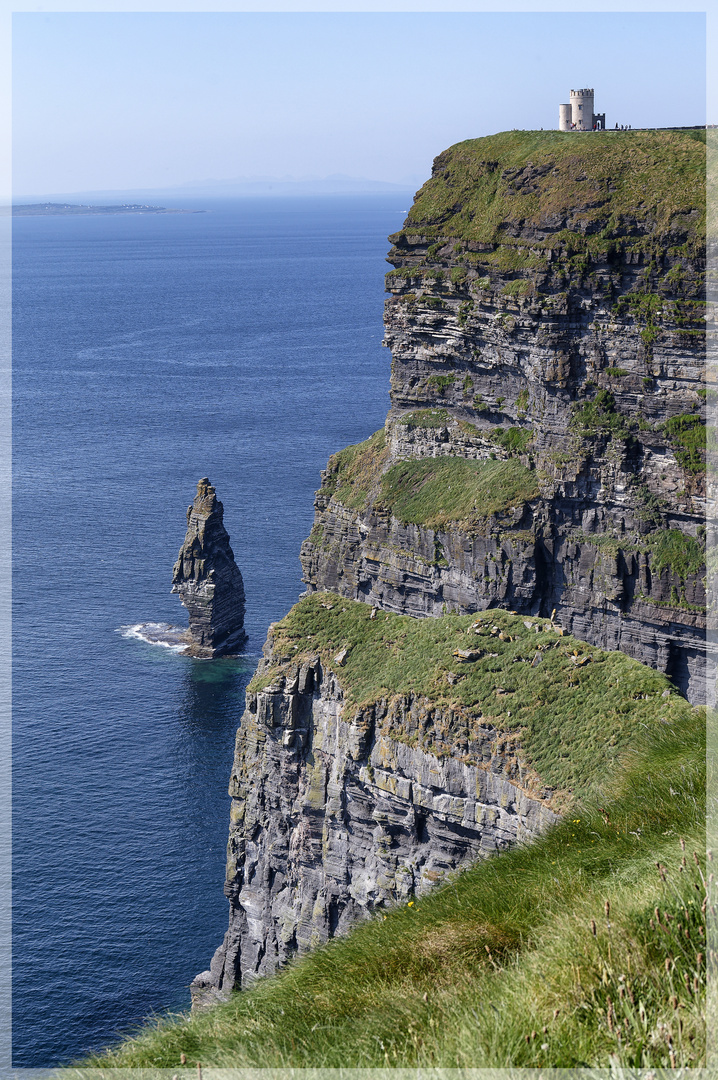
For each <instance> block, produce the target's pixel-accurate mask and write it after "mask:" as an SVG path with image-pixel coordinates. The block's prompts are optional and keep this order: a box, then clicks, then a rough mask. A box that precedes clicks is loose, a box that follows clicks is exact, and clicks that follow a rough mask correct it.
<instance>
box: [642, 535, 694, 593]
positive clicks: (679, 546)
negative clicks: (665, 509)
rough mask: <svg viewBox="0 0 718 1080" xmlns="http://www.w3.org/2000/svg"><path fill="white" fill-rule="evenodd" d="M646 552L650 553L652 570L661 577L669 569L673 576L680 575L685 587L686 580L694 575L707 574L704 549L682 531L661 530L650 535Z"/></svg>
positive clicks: (647, 539)
mask: <svg viewBox="0 0 718 1080" xmlns="http://www.w3.org/2000/svg"><path fill="white" fill-rule="evenodd" d="M646 550H647V551H649V552H650V556H651V570H652V571H653V573H654V574H658V575H659V577H660V575H661V573H662V572H663V571H664V570H665V569H668V570H670V572H671V573H672V574H678V576H679V577H680V579H681V583H682V584H684V585H685V583H686V580H687V579H688V578H689V577H692V576H693V575H694V574H700V573H703V574H705V569H706V553H705V549H704V547H703V546H702V544H699V543H698V541H697V540H695V539H694V538H693V537H692V536H687V535H686V534H685V533H684V532H681V530H680V529H659V530H657V531H656V532H655V533H651V534H649V536H648V537H647V538H646Z"/></svg>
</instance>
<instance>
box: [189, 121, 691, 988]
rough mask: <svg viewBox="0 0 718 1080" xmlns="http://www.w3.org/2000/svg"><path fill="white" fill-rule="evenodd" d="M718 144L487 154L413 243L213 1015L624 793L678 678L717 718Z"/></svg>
mask: <svg viewBox="0 0 718 1080" xmlns="http://www.w3.org/2000/svg"><path fill="white" fill-rule="evenodd" d="M700 135H701V133H700V132H698V133H695V132H693V133H689V132H655V133H644V132H625V133H623V132H622V133H616V132H606V133H590V134H588V135H576V134H575V133H565V134H563V133H558V132H546V133H537V132H510V133H504V134H501V135H497V136H493V137H491V138H487V139H479V140H472V141H470V142H467V143H461V144H459V145H458V146H456V147H452V148H451V149H450V150H448V151H446V152H445V153H444V154H441V155H440V156H439V157H438V158H437V160H436V162H435V164H434V170H433V174H432V178H431V179H430V180H429V181H428V182H427V184H426V185H425V186H424V187H423V188H422V189H421V191H420V192H419V193H418V195H417V197H416V199H415V202H414V205H413V207H412V209H411V211H410V213H409V215H408V218H407V220H406V223H405V225H404V228H403V229H402V230H401V231H400V232H399V233H397V234H396V235H395V236H393V237H391V240H392V242H393V246H392V249H391V251H390V253H389V261H390V263H391V264H392V265H393V267H394V269H393V270H392V271H391V272H390V273H389V274H388V275H387V288H388V291H389V292H390V294H391V296H390V298H389V299H388V300H387V302H386V315H385V324H386V343H387V344H388V345H389V347H390V348H391V350H392V376H391V409H390V412H389V415H388V417H387V421H386V425H385V427H384V429H383V430H382V431H379V432H377V433H376V434H374V435H373V436H371V437H370V438H369V439H367V440H366V441H365V442H364V443H361V444H359V445H357V446H352V447H348V448H346V449H345V450H342V451H340V452H339V453H337V454H335V455H334V456H333V457H332V458H331V459H330V462H329V466H328V468H327V470H326V471H325V472H324V473H323V474H322V486H321V488H320V490H319V491H318V492H317V496H316V504H315V505H316V515H315V521H314V526H313V528H312V532H311V535H310V537H309V539H308V540H307V541H306V542H305V544H304V545H303V547H302V552H301V559H302V565H303V570H304V580H305V581H306V584H307V594H306V595H305V597H304V598H303V599H302V600H301V601H300V603H299V604H298V605H297V606H296V607H295V608H294V609H292V611H291V612H290V613H289V615H288V616H287V617H286V618H285V619H284V620H282V621H281V622H280V623H278V624H275V626H274V627H272V628H271V630H270V635H269V639H268V642H267V646H266V648H265V659H264V660H263V661H262V663H261V664H260V668H259V670H258V672H257V675H256V676H255V678H254V680H253V681H252V683H251V684H250V686H249V688H248V692H247V708H246V711H245V713H244V716H243V717H242V722H241V725H240V728H239V731H238V734H237V744H236V754H235V761H234V766H233V772H232V779H231V784H230V794H231V795H232V810H231V823H230V838H229V845H228V858H227V880H226V887H225V888H226V893H227V896H228V898H229V901H230V923H229V929H228V931H227V934H226V935H225V939H224V942H223V944H222V946H221V947H220V948H219V949H218V950H217V952H216V954H215V956H214V958H213V960H212V963H211V966H210V968H209V970H207V971H205V972H203V973H202V974H201V975H199V976H198V977H197V979H196V980H195V982H194V984H193V988H192V990H193V1001H194V1003H195V1005H204V1004H207V1003H211V1002H213V1001H216V1000H217V999H219V998H223V997H226V996H227V995H228V994H229V993H230V991H231V989H232V988H233V987H236V986H246V985H247V984H248V983H249V982H251V981H252V980H253V979H255V978H256V977H257V976H258V975H263V974H267V973H270V972H272V971H274V970H275V969H276V968H277V967H279V966H281V965H282V964H283V963H284V962H285V961H286V960H287V959H288V958H289V957H291V956H292V955H294V954H295V953H297V952H303V951H306V950H308V949H310V948H311V947H312V946H314V945H316V944H318V943H320V942H323V941H326V940H327V939H328V938H331V937H333V936H335V935H337V934H341V933H342V932H343V931H344V930H346V929H347V928H348V927H349V925H350V924H352V923H353V922H355V921H356V920H357V919H359V918H361V917H364V916H366V915H368V914H370V913H372V912H373V911H376V910H377V908H380V907H381V906H384V905H392V904H396V903H397V902H398V901H399V900H401V899H405V898H407V897H410V896H411V897H413V896H415V895H417V896H418V895H421V894H422V893H423V892H424V891H426V890H427V889H429V888H430V887H431V886H432V885H434V884H436V883H439V882H441V881H442V880H444V878H445V877H446V875H447V873H448V872H450V871H455V870H457V869H459V868H462V867H465V866H466V865H467V864H469V863H470V862H472V861H475V860H476V859H477V858H481V857H482V856H484V855H486V854H488V853H490V852H495V851H498V850H501V849H502V848H505V847H507V846H511V845H516V844H518V843H520V842H522V841H525V840H529V839H532V838H535V837H537V836H538V835H539V834H540V833H542V831H544V830H545V829H546V828H547V826H549V825H551V824H552V823H554V822H555V821H556V819H557V817H558V816H560V815H561V813H562V812H563V811H564V810H565V809H566V808H567V807H572V806H575V805H576V801H577V800H579V801H580V800H581V799H585V798H586V797H591V796H596V795H597V794H601V793H602V792H603V790H604V785H605V784H606V783H607V782H608V780H609V778H610V777H611V775H612V773H613V772H614V771H615V768H616V767H617V763H618V761H619V757H620V755H621V753H622V752H623V751H625V749H626V748H627V747H629V746H630V745H631V743H632V741H633V740H634V739H635V736H636V732H637V731H638V729H639V727H643V728H649V729H652V730H655V728H656V727H657V726H658V725H660V724H661V723H662V722H667V721H671V720H672V718H673V717H674V716H677V715H678V713H679V712H680V710H681V709H683V710H685V709H687V708H688V707H687V705H686V704H685V701H683V700H682V699H681V698H680V697H679V695H678V694H677V693H675V692H673V690H672V689H671V684H670V683H669V681H668V679H669V678H670V679H671V680H672V681H673V685H674V688H677V689H678V690H680V691H682V692H684V693H686V694H687V695H688V696H689V698H690V699H691V700H694V701H696V700H700V699H701V697H702V694H703V682H702V680H703V673H704V664H705V610H704V604H705V576H704V575H705V567H704V552H705V529H704V526H703V516H704V507H705V423H704V419H703V408H704V403H705V385H704V348H705V339H704V313H705V312H704V276H705V205H704V203H705V191H704V188H705V183H704V181H705V176H704V166H705V155H704V144H703V142H702V141H701V138H700ZM489 609H490V610H489ZM637 661H641V662H642V663H637ZM644 664H647V665H650V666H649V667H646V666H644ZM676 710H678V711H676ZM407 903H408V901H407Z"/></svg>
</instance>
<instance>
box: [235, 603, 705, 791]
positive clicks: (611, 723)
mask: <svg viewBox="0 0 718 1080" xmlns="http://www.w3.org/2000/svg"><path fill="white" fill-rule="evenodd" d="M526 623H528V624H529V625H528V626H527V625H526ZM495 627H496V628H498V629H496V630H494V628H495ZM559 629H560V628H559V627H556V626H554V625H553V624H552V623H551V621H550V620H549V619H537V618H529V617H525V616H520V615H513V614H511V613H510V612H507V611H502V610H499V609H492V610H489V611H484V612H480V613H478V614H476V615H463V616H459V615H445V616H443V617H441V618H434V619H413V618H411V617H410V616H408V615H392V614H390V613H388V612H377V613H376V616H375V618H373V619H372V618H371V609H370V608H369V606H368V605H367V604H362V603H359V602H358V601H355V600H343V599H340V598H338V597H337V596H335V595H334V594H332V593H312V594H310V595H309V596H306V597H304V598H303V599H302V600H300V601H299V603H298V604H296V605H295V606H294V607H293V608H292V610H291V611H290V612H289V614H288V615H287V616H286V617H285V618H284V619H282V620H281V621H280V622H278V623H275V624H274V625H273V627H272V629H271V636H272V639H273V642H274V645H273V656H274V657H276V658H277V661H276V662H275V663H274V664H273V665H272V667H271V668H270V669H269V670H267V671H266V672H263V673H262V674H261V675H256V676H255V678H254V679H253V680H252V682H251V683H250V684H249V687H248V689H249V690H250V691H256V690H259V689H261V688H262V687H264V686H266V685H268V684H270V683H272V682H274V681H275V680H276V679H277V678H278V676H279V675H281V674H287V675H289V674H291V673H293V672H294V670H295V669H296V666H297V664H298V663H299V662H301V660H302V659H304V658H307V657H311V656H315V655H319V656H320V657H321V659H322V664H323V665H324V667H325V668H328V669H332V670H334V671H335V672H336V675H337V677H338V679H339V682H340V684H341V686H342V689H343V691H344V695H345V705H344V715H345V718H346V719H347V720H350V719H351V717H352V716H353V715H354V713H355V712H356V710H357V708H359V707H361V706H366V705H369V704H371V703H373V702H375V701H380V700H382V699H390V698H392V697H394V696H408V695H414V696H415V697H416V698H417V699H422V698H425V699H426V701H427V702H428V703H429V704H430V705H431V706H434V707H436V706H439V707H441V708H442V710H443V712H444V713H445V714H448V711H449V710H451V719H450V720H449V721H448V722H446V723H445V725H444V726H443V727H441V728H437V727H436V726H435V725H428V726H426V725H425V724H424V723H423V722H422V719H421V718H413V719H412V718H411V717H409V716H406V717H405V719H404V721H403V724H402V727H401V728H400V729H387V732H386V733H387V734H389V735H391V737H392V738H394V739H397V740H399V741H403V742H408V743H409V744H410V745H412V746H417V747H420V748H421V749H423V750H426V751H428V752H432V753H437V754H439V755H443V754H450V753H457V752H458V753H459V754H460V756H461V757H462V759H463V760H465V761H467V762H471V763H474V762H476V760H477V759H476V757H475V756H474V755H473V753H472V743H473V742H474V741H475V740H476V737H477V730H478V728H480V727H482V726H486V725H487V724H488V725H492V726H493V727H495V728H496V729H497V733H498V734H497V741H499V742H501V741H502V733H503V736H504V737H505V736H506V735H508V734H510V733H514V734H515V735H516V736H517V737H518V738H519V741H520V745H521V748H522V749H521V750H520V751H519V752H518V760H519V761H520V762H521V764H522V769H524V770H526V771H527V774H528V775H527V777H526V780H525V784H526V786H527V787H529V788H530V787H531V786H532V781H531V779H530V778H531V777H536V776H538V777H540V781H536V783H539V784H545V785H547V786H548V787H550V788H553V789H554V790H555V791H556V792H557V798H558V801H559V802H560V801H561V800H563V801H564V802H566V801H568V798H569V797H568V795H567V793H568V792H572V793H573V796H574V797H575V796H577V795H580V794H585V793H586V792H588V791H594V792H595V791H597V790H600V788H601V785H602V784H603V783H604V782H605V780H606V777H607V776H608V775H609V774H610V773H611V771H612V770H613V769H614V768H615V766H616V762H617V761H618V759H619V757H620V754H621V753H622V752H623V751H624V750H625V749H626V747H627V746H628V745H629V744H630V742H631V740H632V739H633V738H634V736H635V734H636V732H637V731H638V730H639V729H640V728H641V726H642V725H643V726H644V727H645V726H647V727H655V726H656V725H657V724H658V723H661V722H673V721H675V720H677V719H679V718H680V717H683V716H685V715H686V714H687V713H688V712H690V706H689V705H688V704H687V703H686V701H685V700H684V699H683V698H682V697H680V696H679V695H678V694H677V693H676V692H675V691H674V690H673V689H672V687H671V684H670V682H669V681H668V679H667V678H666V677H665V675H662V674H661V673H660V672H657V671H654V670H653V669H652V668H649V667H646V666H645V665H643V664H639V663H638V662H637V661H636V660H631V659H630V657H628V656H626V655H625V654H624V653H621V652H604V651H603V650H602V649H597V648H594V647H593V646H591V645H587V644H586V643H585V642H583V641H579V640H578V639H577V638H573V637H570V636H568V635H561V634H560V633H559ZM343 649H347V650H348V651H347V655H346V658H345V659H344V661H343V663H342V664H341V665H340V664H338V663H337V661H336V660H335V657H336V656H337V655H339V654H340V652H341V651H342V650H343ZM457 649H461V650H464V651H472V650H473V651H476V652H478V653H480V654H481V655H480V658H479V659H478V660H476V661H474V662H468V663H462V662H461V660H460V659H459V658H457V657H455V656H454V651H455V650H457ZM534 665H535V666H534ZM449 673H453V674H454V675H458V677H459V679H458V682H456V683H455V684H453V685H452V684H451V682H450V681H449V679H448V678H447V676H448V675H449ZM664 695H665V696H664ZM511 742H512V740H511V739H510V738H509V739H508V743H509V747H507V749H508V748H510V744H511ZM480 760H481V758H480V757H479V758H478V761H479V762H480Z"/></svg>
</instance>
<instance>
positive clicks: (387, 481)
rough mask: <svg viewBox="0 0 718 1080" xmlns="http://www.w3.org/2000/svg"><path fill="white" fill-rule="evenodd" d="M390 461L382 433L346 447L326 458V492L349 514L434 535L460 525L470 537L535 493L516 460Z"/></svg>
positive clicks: (528, 472)
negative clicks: (373, 514) (385, 518)
mask: <svg viewBox="0 0 718 1080" xmlns="http://www.w3.org/2000/svg"><path fill="white" fill-rule="evenodd" d="M437 415H438V414H437ZM496 430H497V431H501V433H502V435H504V436H505V435H507V434H508V433H507V432H503V429H496ZM499 438H500V437H498V436H497V441H499ZM388 459H389V447H388V445H387V442H386V437H385V434H384V431H383V430H382V431H377V432H376V433H375V434H374V435H372V436H371V438H369V439H366V440H365V441H364V442H362V443H357V444H356V445H354V446H347V447H346V449H344V450H340V451H339V453H337V454H333V455H332V457H331V458H330V459H329V466H328V470H327V472H328V475H327V478H326V480H325V482H324V485H323V491H324V493H325V494H326V495H332V496H333V497H334V498H335V499H336V500H337V502H340V503H341V504H342V505H343V506H346V507H347V508H348V509H351V510H363V509H367V508H368V507H369V506H374V507H375V508H376V509H377V510H388V511H390V513H391V514H392V515H393V516H394V517H395V518H396V519H397V520H398V521H401V522H402V523H404V524H414V525H425V526H426V527H427V528H430V529H437V530H438V529H444V528H446V527H447V526H449V525H458V526H460V527H461V528H462V529H463V530H464V531H466V532H468V533H471V532H472V531H473V530H475V529H477V528H480V527H481V526H482V525H483V524H484V523H485V522H486V520H487V518H489V517H491V515H493V514H496V513H500V512H501V511H503V510H507V509H509V508H512V507H514V506H520V505H521V504H522V503H523V502H526V501H529V500H531V499H535V498H537V497H538V494H539V489H538V482H537V480H536V473H535V472H533V471H532V470H531V469H527V468H526V467H525V466H524V465H522V464H521V463H520V462H519V461H518V460H517V459H516V458H511V459H509V460H506V461H493V460H491V459H490V458H489V459H486V460H481V461H470V460H468V459H466V458H462V457H438V458H420V459H416V460H410V461H400V462H397V463H396V464H395V465H391V466H390V467H389V468H388V469H386V465H387V463H388ZM385 469H386V471H384V470H385Z"/></svg>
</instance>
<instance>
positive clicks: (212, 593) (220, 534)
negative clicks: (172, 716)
mask: <svg viewBox="0 0 718 1080" xmlns="http://www.w3.org/2000/svg"><path fill="white" fill-rule="evenodd" d="M223 516H224V508H223V506H222V503H221V502H220V501H219V499H218V498H217V496H216V493H215V490H214V488H213V487H212V485H211V484H210V482H209V479H208V477H206V476H205V477H203V478H202V479H201V480H200V481H199V482H198V484H197V495H196V496H195V500H194V502H193V503H192V505H191V506H190V507H188V509H187V534H186V536H185V539H184V543H183V544H182V547H181V548H180V551H179V555H178V557H177V562H176V563H175V565H174V570H173V574H172V592H176V593H178V594H179V598H180V600H181V602H182V603H183V604H184V606H185V607H186V608H187V611H188V612H189V630H188V632H187V638H188V640H189V646H188V648H187V649H186V652H187V654H188V655H190V656H197V657H203V658H211V657H214V656H221V655H223V654H226V653H231V652H233V651H235V650H237V649H238V648H239V647H240V646H241V645H242V644H243V643H244V641H246V638H247V635H246V633H245V631H244V584H243V582H242V575H241V573H240V571H239V567H238V566H237V564H236V563H235V561H234V553H233V551H232V548H231V547H230V544H229V534H228V533H227V530H226V529H225V527H224V522H223Z"/></svg>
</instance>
